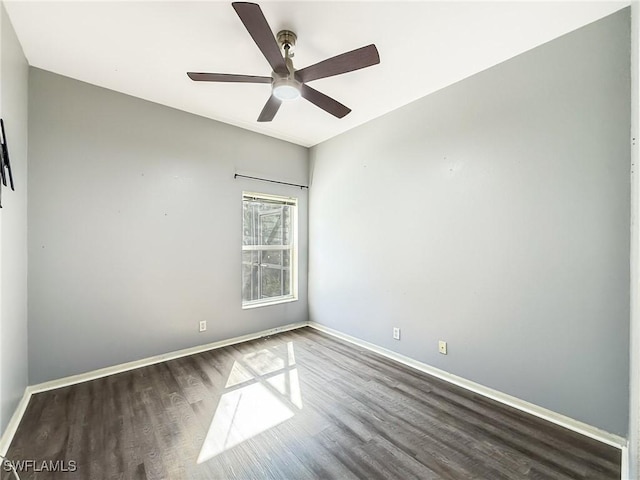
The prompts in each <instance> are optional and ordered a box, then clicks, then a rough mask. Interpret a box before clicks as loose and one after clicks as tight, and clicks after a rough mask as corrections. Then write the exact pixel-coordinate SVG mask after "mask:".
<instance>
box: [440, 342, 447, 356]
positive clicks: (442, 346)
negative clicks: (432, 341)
mask: <svg viewBox="0 0 640 480" xmlns="http://www.w3.org/2000/svg"><path fill="white" fill-rule="evenodd" d="M438 351H439V352H440V353H441V354H443V355H446V354H447V342H444V341H442V340H440V341H439V342H438Z"/></svg>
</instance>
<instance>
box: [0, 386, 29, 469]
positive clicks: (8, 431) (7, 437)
mask: <svg viewBox="0 0 640 480" xmlns="http://www.w3.org/2000/svg"><path fill="white" fill-rule="evenodd" d="M29 400H31V392H29V387H27V388H26V389H25V391H24V395H22V398H21V399H20V402H18V406H17V407H16V409H15V411H14V412H13V415H12V416H11V420H9V423H8V424H7V428H5V430H4V433H3V434H2V437H1V438H0V455H2V456H3V457H4V456H5V455H6V454H7V450H9V445H11V441H12V440H13V436H14V435H15V434H16V431H17V430H18V425H20V420H22V416H23V415H24V412H25V411H26V410H27V405H29Z"/></svg>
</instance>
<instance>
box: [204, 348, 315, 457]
mask: <svg viewBox="0 0 640 480" xmlns="http://www.w3.org/2000/svg"><path fill="white" fill-rule="evenodd" d="M300 409H302V392H301V390H300V381H299V378H298V369H297V368H296V364H295V356H294V348H293V342H288V343H287V344H286V345H279V346H276V347H273V348H270V349H263V350H259V351H257V352H252V353H250V354H247V355H245V356H244V357H243V358H242V359H241V360H237V361H235V362H234V364H233V367H232V368H231V372H230V373H229V377H228V378H227V383H226V385H225V393H224V394H223V395H222V397H221V398H220V402H219V403H218V408H217V409H216V412H215V414H214V416H213V420H212V421H211V425H210V426H209V431H208V432H207V436H206V438H205V440H204V443H203V445H202V448H201V449H200V454H199V455H198V461H197V462H198V463H202V462H206V461H207V460H210V459H212V458H213V457H215V456H216V455H219V454H220V453H222V452H224V451H226V450H228V449H230V448H233V447H235V446H236V445H239V444H240V443H242V442H244V441H246V440H248V439H250V438H252V437H255V436H256V435H259V434H260V433H262V432H265V431H267V430H269V429H270V428H273V427H275V426H276V425H279V424H280V423H282V422H284V421H286V420H288V419H290V418H292V417H293V416H294V415H295V414H296V412H297V410H300Z"/></svg>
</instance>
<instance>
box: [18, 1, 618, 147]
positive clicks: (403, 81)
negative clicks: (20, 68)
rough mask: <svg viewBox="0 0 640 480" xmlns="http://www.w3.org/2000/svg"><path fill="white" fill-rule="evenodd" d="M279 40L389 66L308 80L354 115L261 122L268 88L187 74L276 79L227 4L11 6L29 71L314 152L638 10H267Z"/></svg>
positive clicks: (311, 111)
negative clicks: (360, 53) (366, 52)
mask: <svg viewBox="0 0 640 480" xmlns="http://www.w3.org/2000/svg"><path fill="white" fill-rule="evenodd" d="M259 3H260V5H261V7H262V10H263V12H264V15H265V17H266V19H267V21H268V22H269V24H270V26H271V28H272V29H273V30H274V32H277V31H279V30H281V29H285V28H286V29H290V30H293V31H294V32H296V34H297V35H298V43H297V46H296V52H295V53H296V56H295V58H294V65H295V67H296V68H298V69H300V68H303V67H305V66H307V65H311V64H314V63H316V62H318V61H320V60H324V59H325V58H328V57H332V56H334V55H337V54H340V53H343V52H345V51H348V50H353V49H354V48H358V47H361V46H364V45H368V44H370V43H375V44H376V46H377V47H378V51H379V52H380V59H381V63H380V65H376V66H373V67H370V68H366V69H363V70H359V71H357V72H352V73H347V74H345V75H340V76H337V77H333V78H327V79H322V80H317V81H315V82H312V83H310V85H311V86H313V87H314V88H316V89H318V90H320V91H322V92H323V93H326V94H327V95H330V96H332V97H334V98H335V99H336V100H338V101H340V102H342V103H344V104H345V105H347V106H348V107H350V108H351V109H352V110H353V111H352V112H351V113H350V114H349V115H347V116H346V117H345V118H343V119H341V120H338V119H336V118H334V117H333V116H331V115H329V114H327V113H325V112H324V111H322V110H320V109H319V108H317V107H315V106H313V105H312V104H310V103H308V102H306V101H304V100H297V101H294V102H287V103H285V104H284V105H282V107H281V108H280V110H279V112H278V114H277V115H276V117H275V119H274V121H273V122H271V123H266V124H265V123H258V122H256V118H257V117H258V114H259V113H260V111H261V109H262V106H263V105H264V103H265V101H266V100H267V98H268V96H269V94H270V87H269V85H264V84H256V85H253V84H224V83H202V82H198V83H196V82H192V81H191V80H189V78H188V77H187V76H186V72H187V71H209V72H220V73H242V74H252V75H270V73H271V71H270V67H269V65H268V63H267V61H266V60H265V59H264V57H262V55H261V53H260V51H259V50H258V48H257V46H256V45H255V43H254V42H253V40H252V39H251V37H250V36H249V34H248V33H247V31H246V30H245V28H244V26H243V25H242V23H241V22H240V19H239V18H238V16H237V15H236V13H235V11H234V10H233V8H232V7H231V2H220V1H195V2H187V1H142V2H127V1H108V2H97V1H88V0H87V1H71V2H57V1H45V2H35V1H18V2H11V1H9V2H6V3H5V4H6V7H7V11H8V13H9V17H10V19H11V21H12V23H13V25H14V28H15V30H16V32H17V34H18V38H19V39H20V42H21V44H22V46H23V49H24V53H25V55H26V57H27V59H28V61H29V64H30V65H32V66H34V67H38V68H42V69H45V70H49V71H52V72H55V73H59V74H61V75H66V76H68V77H72V78H75V79H78V80H82V81H85V82H88V83H91V84H94V85H98V86H101V87H106V88H109V89H112V90H116V91H118V92H123V93H126V94H129V95H133V96H136V97H140V98H143V99H146V100H150V101H152V102H156V103H160V104H163V105H168V106H171V107H174V108H177V109H180V110H185V111H187V112H192V113H195V114H198V115H202V116H205V117H209V118H213V119H216V120H220V121H222V122H226V123H230V124H233V125H237V126H240V127H243V128H247V129H249V130H253V131H256V132H260V133H264V134H266V135H271V136H273V137H277V138H282V139H284V140H288V141H291V142H294V143H297V144H300V145H304V146H312V145H315V144H317V143H319V142H322V141H323V140H326V139H328V138H331V137H333V136H335V135H338V134H340V133H342V132H344V131H346V130H349V129H351V128H353V127H355V126H357V125H360V124H362V123H364V122H367V121H369V120H371V119H373V118H376V117H379V116H380V115H383V114H385V113H387V112H389V111H391V110H394V109H396V108H398V107H400V106H402V105H405V104H407V103H409V102H411V101H413V100H416V99H418V98H420V97H423V96H425V95H428V94H429V93H432V92H434V91H436V90H438V89H441V88H443V87H445V86H447V85H451V84H452V83H454V82H457V81H459V80H461V79H463V78H465V77H468V76H470V75H473V74H474V73H477V72H480V71H482V70H485V69H487V68H489V67H491V66H493V65H495V64H497V63H499V62H502V61H504V60H506V59H508V58H511V57H513V56H515V55H518V54H520V53H522V52H525V51H527V50H529V49H531V48H534V47H536V46H538V45H540V44H542V43H545V42H548V41H549V40H552V39H554V38H556V37H558V36H560V35H563V34H565V33H567V32H570V31H572V30H575V29H576V28H579V27H581V26H583V25H585V24H587V23H590V22H593V21H595V20H597V19H599V18H602V17H604V16H606V15H608V14H610V13H613V12H615V11H617V10H619V9H620V8H623V7H624V6H626V5H628V4H629V2H611V1H605V2H593V1H588V2H582V1H573V2H556V1H554V2H482V1H474V2H453V1H448V2H445V1H442V2H420V1H414V2H377V1H376V2H366V1H358V2H336V1H333V2H326V1H325V2H312V1H291V2H275V1H261V2H259Z"/></svg>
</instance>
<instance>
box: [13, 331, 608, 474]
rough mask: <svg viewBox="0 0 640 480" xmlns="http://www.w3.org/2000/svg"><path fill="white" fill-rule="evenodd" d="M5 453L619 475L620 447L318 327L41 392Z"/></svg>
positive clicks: (119, 468) (85, 460)
mask: <svg viewBox="0 0 640 480" xmlns="http://www.w3.org/2000/svg"><path fill="white" fill-rule="evenodd" d="M8 457H9V458H10V459H11V460H13V461H16V460H20V459H34V460H37V463H38V464H40V463H41V462H42V461H43V460H47V461H51V462H50V463H49V465H53V466H54V467H55V466H56V465H57V466H58V467H59V468H62V467H66V468H68V467H69V466H70V465H73V463H70V462H75V465H76V467H77V469H76V470H75V471H74V472H71V471H70V472H55V473H52V472H47V471H46V470H45V471H40V472H38V473H36V472H35V471H34V469H33V468H31V469H29V471H24V472H21V473H20V478H21V479H23V480H25V479H42V480H44V479H50V478H60V479H69V480H71V479H80V480H98V479H105V480H106V479H109V480H111V479H120V480H128V479H203V480H204V479H262V478H265V479H266V478H274V479H292V480H294V479H306V478H327V479H329V478H335V479H353V478H360V479H361V478H366V479H375V478H394V479H402V480H405V479H411V478H418V479H454V480H460V479H489V480H498V479H509V480H511V479H519V478H522V479H597V480H605V479H612V480H613V479H615V480H619V479H620V451H619V450H618V449H615V448H612V447H608V446H606V445H603V444H601V443H599V442H596V441H594V440H591V439H589V438H586V437H583V436H581V435H578V434H576V433H573V432H570V431H567V430H564V429H562V428H560V427H557V426H555V425H552V424H550V423H548V422H545V421H543V420H540V419H537V418H535V417H532V416H529V415H527V414H523V413H521V412H519V411H517V410H514V409H512V408H510V407H506V406H504V405H501V404H499V403H497V402H494V401H492V400H489V399H487V398H484V397H482V396H479V395H476V394H474V393H472V392H469V391H466V390H463V389H461V388H458V387H455V386H452V385H450V384H448V383H446V382H444V381H441V380H438V379H436V378H433V377H431V376H429V375H427V374H424V373H422V372H419V371H416V370H413V369H411V368H408V367H405V366H403V365H400V364H398V363H396V362H394V361H392V360H389V359H386V358H384V357H381V356H379V355H377V354H374V353H371V352H369V351H364V350H362V349H360V348H359V347H356V346H353V345H350V344H347V343H344V342H341V341H339V340H336V339H334V338H332V337H330V336H328V335H325V334H323V333H320V332H318V331H316V330H313V329H311V328H303V329H299V330H294V331H291V332H286V333H283V334H279V335H276V336H273V337H269V338H266V339H260V340H255V341H251V342H246V343H243V344H239V345H235V346H230V347H225V348H221V349H218V350H211V351H208V352H204V353H200V354H196V355H191V356H189V357H184V358H180V359H176V360H171V361H167V362H164V363H160V364H157V365H152V366H149V367H144V368H140V369H137V370H133V371H130V372H125V373H121V374H117V375H112V376H110V377H106V378H102V379H98V380H93V381H89V382H85V383H81V384H78V385H74V386H70V387H65V388H60V389H57V390H52V391H49V392H43V393H39V394H37V395H34V396H33V397H32V399H31V402H30V403H29V406H28V408H27V411H26V414H25V416H24V417H23V419H22V422H21V424H20V426H19V428H18V431H17V433H16V435H15V437H14V440H13V443H12V444H11V447H10V449H9V452H8ZM55 462H58V463H57V464H56V463H55ZM3 478H4V477H3Z"/></svg>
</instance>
